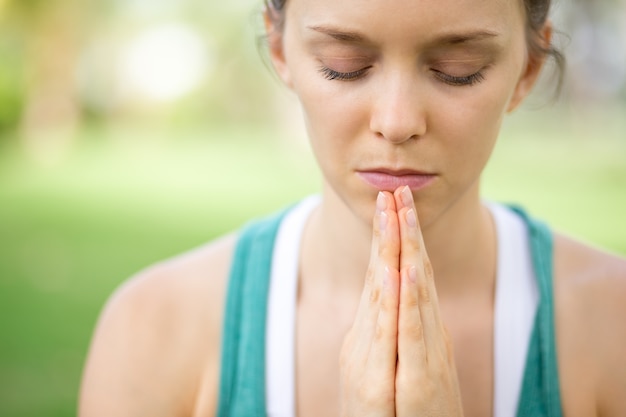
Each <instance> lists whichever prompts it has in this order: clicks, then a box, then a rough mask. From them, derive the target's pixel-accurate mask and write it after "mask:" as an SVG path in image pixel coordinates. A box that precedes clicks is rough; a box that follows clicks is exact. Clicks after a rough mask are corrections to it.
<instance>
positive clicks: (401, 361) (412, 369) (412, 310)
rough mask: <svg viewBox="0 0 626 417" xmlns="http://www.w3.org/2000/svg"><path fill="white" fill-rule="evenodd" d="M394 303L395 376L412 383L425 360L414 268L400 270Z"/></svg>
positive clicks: (421, 369)
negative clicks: (395, 324) (395, 311)
mask: <svg viewBox="0 0 626 417" xmlns="http://www.w3.org/2000/svg"><path fill="white" fill-rule="evenodd" d="M400 274H401V275H400V303H399V307H398V372H397V373H398V379H399V380H401V381H403V382H405V383H408V384H412V383H414V382H416V381H417V380H419V379H420V377H421V375H422V373H423V371H424V369H425V368H426V363H427V361H428V356H427V354H428V353H427V350H426V343H425V340H424V324H423V323H422V317H421V313H420V309H419V296H418V291H417V279H416V275H417V269H416V268H415V267H414V266H412V267H410V268H404V269H402V270H401V271H400Z"/></svg>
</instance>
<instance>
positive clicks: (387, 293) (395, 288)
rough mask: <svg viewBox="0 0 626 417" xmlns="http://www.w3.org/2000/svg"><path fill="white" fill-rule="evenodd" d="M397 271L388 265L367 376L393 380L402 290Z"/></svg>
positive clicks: (375, 379) (392, 381) (378, 379)
mask: <svg viewBox="0 0 626 417" xmlns="http://www.w3.org/2000/svg"><path fill="white" fill-rule="evenodd" d="M399 285H400V277H399V274H398V271H397V270H395V269H392V268H385V272H384V276H383V286H382V296H381V300H380V309H379V313H378V317H377V320H376V328H375V333H374V337H373V339H372V344H371V349H370V352H369V355H368V363H367V369H368V378H370V379H371V380H372V381H386V382H387V383H388V384H393V383H394V381H395V374H396V372H395V370H396V363H397V352H398V303H399V292H400V288H399Z"/></svg>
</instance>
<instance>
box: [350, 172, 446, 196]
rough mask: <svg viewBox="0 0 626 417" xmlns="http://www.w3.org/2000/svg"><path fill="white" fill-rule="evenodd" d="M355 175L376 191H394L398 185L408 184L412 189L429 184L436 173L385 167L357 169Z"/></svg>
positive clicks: (421, 187)
mask: <svg viewBox="0 0 626 417" xmlns="http://www.w3.org/2000/svg"><path fill="white" fill-rule="evenodd" d="M357 175H358V176H359V177H360V178H361V179H362V180H363V181H364V182H365V183H366V184H368V185H370V186H371V187H373V188H375V189H376V190H378V191H390V192H393V191H395V190H396V189H397V188H398V187H404V186H408V187H409V188H410V189H411V190H412V191H417V190H421V189H423V188H426V187H427V186H429V185H430V184H431V183H432V182H433V181H434V180H435V179H436V178H437V175H436V174H433V173H428V172H421V171H415V170H410V169H400V170H390V169H385V168H376V169H366V170H360V171H357Z"/></svg>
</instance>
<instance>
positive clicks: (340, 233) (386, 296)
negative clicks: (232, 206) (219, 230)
mask: <svg viewBox="0 0 626 417" xmlns="http://www.w3.org/2000/svg"><path fill="white" fill-rule="evenodd" d="M548 9H549V1H543V0H514V1H504V0H481V1H459V0H394V1H391V2H390V1H388V0H368V1H362V0H342V1H340V2H338V1H334V0H288V1H287V2H286V3H285V2H284V1H279V0H277V1H274V2H273V3H272V4H268V5H267V7H266V12H265V22H266V29H267V35H268V42H269V50H270V56H271V60H272V62H273V64H274V67H275V69H276V71H277V73H278V75H279V76H280V78H281V79H282V80H283V81H284V83H285V84H286V85H287V86H288V87H289V88H291V89H292V90H293V91H294V92H295V93H296V95H297V96H298V98H299V99H300V102H301V103H302V106H303V109H304V115H305V118H306V125H307V129H308V133H309V136H310V140H311V144H312V148H313V150H314V153H315V155H316V158H317V161H318V163H319V166H320V168H321V171H322V173H323V177H324V186H323V190H322V193H321V198H319V200H317V199H313V200H306V201H305V202H303V203H301V204H299V205H297V206H296V207H295V208H293V209H291V210H289V211H288V212H286V213H283V214H281V215H280V216H278V217H276V218H272V219H269V220H266V221H264V222H262V223H260V224H257V225H256V226H253V227H252V228H249V229H247V231H245V232H242V233H241V234H239V235H231V236H226V237H224V238H222V239H219V240H217V241H216V242H213V243H211V244H209V245H208V246H206V247H203V248H200V249H198V250H196V251H194V252H192V253H189V254H186V255H184V256H181V257H179V258H176V259H174V260H171V261H168V262H166V263H163V264H160V265H157V266H155V267H153V268H151V269H149V270H147V271H145V272H144V273H142V274H141V275H139V276H137V277H135V278H134V279H132V280H131V281H129V282H128V283H127V284H126V285H124V286H123V287H122V288H121V289H120V290H119V291H118V292H117V293H116V294H115V295H114V297H112V299H111V300H110V302H109V304H108V306H107V307H106V309H105V311H104V313H103V315H102V318H101V321H100V323H99V325H98V328H97V331H96V334H95V336H94V341H93V345H92V348H91V352H90V355H89V359H88V363H87V366H86V369H85V375H84V380H83V386H82V393H81V401H80V414H81V415H82V416H99V415H103V416H105V415H106V416H112V415H115V416H136V415H149V416H175V415H176V416H177V415H181V416H183V415H190V416H212V415H218V414H219V415H224V416H226V415H263V414H265V413H266V412H267V413H268V414H269V415H297V416H300V417H302V416H333V415H342V416H370V415H374V416H398V417H400V416H416V415H420V416H422V415H424V416H459V415H466V416H489V415H495V416H511V415H515V414H517V415H532V416H535V415H550V416H552V415H560V414H561V413H562V414H565V415H567V416H593V415H607V416H623V415H626V396H625V395H623V394H624V392H626V361H625V360H624V356H623V353H624V346H626V326H624V325H623V324H622V323H621V322H622V320H621V318H623V317H626V303H624V302H623V300H626V262H625V261H624V260H622V259H618V258H616V257H613V256H610V255H607V254H604V253H601V252H599V251H597V250H595V249H591V248H588V247H586V246H583V245H581V244H579V243H577V242H574V241H572V240H570V239H568V238H566V237H564V236H561V235H558V234H554V235H552V234H551V233H550V232H548V231H547V229H546V228H544V227H543V226H542V225H541V224H538V223H536V222H535V221H533V220H531V219H529V218H527V217H526V216H525V215H524V214H523V213H522V212H520V211H514V210H511V209H508V208H505V207H502V206H498V205H491V206H486V205H484V204H483V203H482V202H481V199H480V193H479V184H480V175H481V171H482V170H483V167H484V166H485V164H486V162H487V160H488V158H489V156H490V153H491V150H492V148H493V145H494V143H495V141H496V138H497V135H498V131H499V129H500V124H501V121H502V118H503V117H504V115H505V114H506V113H507V112H510V111H513V110H514V109H515V108H516V107H517V106H518V105H519V104H520V103H521V102H522V101H523V99H524V98H525V97H526V95H527V94H528V93H529V91H530V90H531V88H532V86H533V85H534V83H535V81H536V79H537V76H538V74H539V72H540V70H541V67H542V65H543V63H544V61H545V59H546V56H547V55H549V54H550V53H551V52H550V51H552V49H551V47H550V38H551V27H550V23H549V21H548V20H547V18H546V16H547V13H548ZM372 218H373V220H372ZM276 234H277V236H275V235H276ZM231 265H232V268H231ZM270 267H271V268H272V269H271V271H270V270H269V268H270ZM270 274H271V282H270V283H269V284H268V283H267V279H269V278H268V275H270ZM268 285H269V295H266V293H267V291H268V289H267V286H268ZM435 287H436V288H435ZM227 288H228V289H227ZM227 291H228V294H227ZM268 297H269V299H268ZM227 298H228V302H226V299H227ZM266 301H267V307H266V304H265V303H266ZM266 314H267V320H266V318H265V315H266ZM535 315H536V316H535ZM266 323H267V328H266Z"/></svg>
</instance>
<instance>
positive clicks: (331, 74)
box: [319, 66, 371, 81]
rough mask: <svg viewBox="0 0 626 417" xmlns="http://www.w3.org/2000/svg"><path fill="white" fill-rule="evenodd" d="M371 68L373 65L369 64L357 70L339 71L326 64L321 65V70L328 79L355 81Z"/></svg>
mask: <svg viewBox="0 0 626 417" xmlns="http://www.w3.org/2000/svg"><path fill="white" fill-rule="evenodd" d="M370 68H371V66H368V67H365V68H361V69H359V70H356V71H350V72H339V71H335V70H333V69H331V68H328V67H326V66H322V67H320V69H319V71H320V73H321V74H322V75H323V76H324V78H326V79H327V80H339V81H353V80H356V79H358V78H360V77H362V76H363V75H365V74H366V73H367V70H369V69H370Z"/></svg>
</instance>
